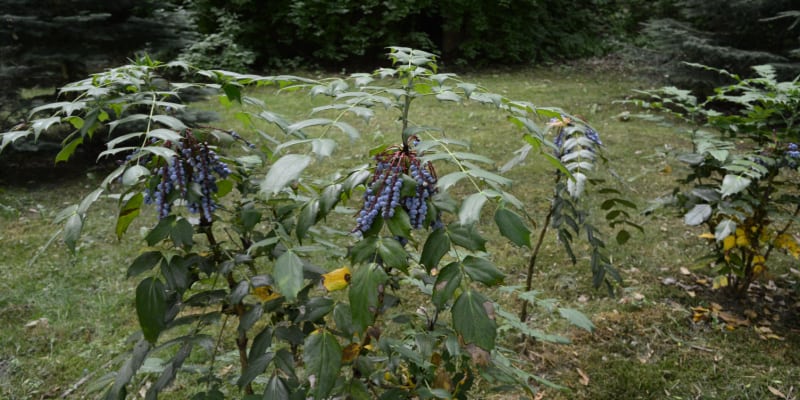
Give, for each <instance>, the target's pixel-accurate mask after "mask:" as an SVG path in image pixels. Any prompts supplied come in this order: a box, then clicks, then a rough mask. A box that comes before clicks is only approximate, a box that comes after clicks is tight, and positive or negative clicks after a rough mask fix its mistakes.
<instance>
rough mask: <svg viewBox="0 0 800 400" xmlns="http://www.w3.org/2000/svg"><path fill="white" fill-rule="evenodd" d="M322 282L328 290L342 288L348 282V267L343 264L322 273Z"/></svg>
mask: <svg viewBox="0 0 800 400" xmlns="http://www.w3.org/2000/svg"><path fill="white" fill-rule="evenodd" d="M322 284H323V285H324V286H325V289H328V291H329V292H332V291H334V290H342V289H344V288H346V287H347V285H349V284H350V268H347V266H344V267H342V268H339V269H335V270H333V271H331V272H328V273H327V274H323V275H322Z"/></svg>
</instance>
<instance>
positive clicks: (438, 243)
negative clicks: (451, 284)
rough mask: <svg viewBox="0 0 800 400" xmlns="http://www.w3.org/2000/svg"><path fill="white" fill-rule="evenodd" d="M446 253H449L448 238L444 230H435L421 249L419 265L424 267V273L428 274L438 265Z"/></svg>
mask: <svg viewBox="0 0 800 400" xmlns="http://www.w3.org/2000/svg"><path fill="white" fill-rule="evenodd" d="M448 251H450V237H448V236H447V232H446V231H445V230H444V229H442V228H440V229H436V230H435V231H433V232H431V234H430V235H428V240H426V241H425V245H424V246H423V247H422V254H421V255H420V258H419V263H420V264H422V266H423V267H425V271H427V272H428V273H430V272H431V270H432V269H434V268H436V267H437V266H438V265H439V261H440V260H441V259H442V257H444V255H445V254H447V252H448Z"/></svg>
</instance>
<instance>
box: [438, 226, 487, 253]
mask: <svg viewBox="0 0 800 400" xmlns="http://www.w3.org/2000/svg"><path fill="white" fill-rule="evenodd" d="M447 236H448V237H449V238H450V240H452V242H453V244H455V245H457V246H461V247H463V248H465V249H467V250H470V251H486V239H484V238H483V236H481V234H480V232H478V230H477V228H476V225H475V224H472V225H466V226H465V225H461V224H459V223H452V224H450V225H448V226H447Z"/></svg>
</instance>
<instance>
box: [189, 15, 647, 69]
mask: <svg viewBox="0 0 800 400" xmlns="http://www.w3.org/2000/svg"><path fill="white" fill-rule="evenodd" d="M620 3H622V4H620ZM627 3H628V2H627V1H623V2H615V1H602V0H581V1H579V2H572V1H559V0H548V1H534V0H506V1H500V2H497V1H483V0H480V1H475V0H446V1H430V0H414V1H376V0H373V1H366V2H365V1H338V2H331V1H323V0H315V1H304V2H293V1H275V2H269V3H263V2H260V1H255V0H244V1H236V2H228V1H219V0H198V1H194V2H192V5H193V7H194V10H195V11H196V13H197V18H198V26H199V28H200V30H201V32H204V33H212V32H218V31H219V29H220V25H219V24H218V23H217V16H218V15H219V13H220V12H227V13H231V14H233V15H236V17H237V20H238V21H239V24H240V28H241V31H240V32H239V33H238V34H237V35H236V40H235V41H236V43H238V44H240V45H241V46H243V47H245V48H247V49H250V50H252V51H255V52H256V54H257V55H258V57H257V65H260V66H286V65H287V63H292V62H293V61H294V62H297V61H302V62H304V63H305V65H307V64H308V63H314V64H318V65H323V66H327V67H337V66H338V67H341V66H343V65H344V66H348V65H362V66H363V65H368V66H372V65H376V64H377V63H379V62H380V59H381V57H382V54H383V52H384V49H385V47H386V46H388V45H390V44H394V43H403V44H404V45H408V46H415V47H419V48H425V49H428V50H430V51H436V52H439V53H441V54H442V56H443V59H444V60H445V62H448V63H450V64H453V63H469V64H470V65H476V64H477V65H487V64H493V63H501V64H528V63H538V62H543V61H548V60H555V59H569V58H578V57H581V56H587V55H595V54H599V53H601V52H603V51H604V49H605V48H606V47H605V44H604V43H605V42H604V39H605V38H606V37H607V36H608V35H611V34H612V33H615V32H617V31H618V30H619V29H620V28H621V27H622V26H624V25H628V26H629V25H630V17H631V15H632V14H631V13H629V12H628V11H629V8H628V7H627ZM221 10H222V11H221ZM621 29H625V28H621ZM290 65H291V64H290Z"/></svg>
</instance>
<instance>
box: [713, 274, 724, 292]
mask: <svg viewBox="0 0 800 400" xmlns="http://www.w3.org/2000/svg"><path fill="white" fill-rule="evenodd" d="M727 286H728V277H727V276H725V275H720V276H718V277H716V278H714V282H713V283H712V284H711V287H712V288H714V289H719V288H724V287H727Z"/></svg>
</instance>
